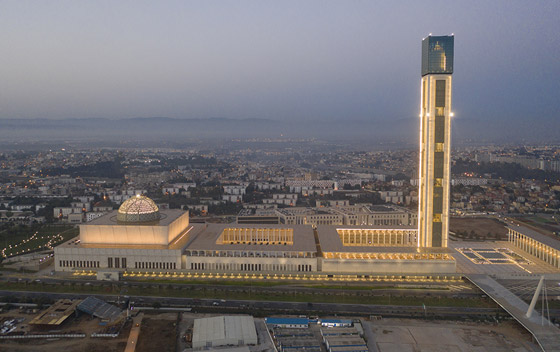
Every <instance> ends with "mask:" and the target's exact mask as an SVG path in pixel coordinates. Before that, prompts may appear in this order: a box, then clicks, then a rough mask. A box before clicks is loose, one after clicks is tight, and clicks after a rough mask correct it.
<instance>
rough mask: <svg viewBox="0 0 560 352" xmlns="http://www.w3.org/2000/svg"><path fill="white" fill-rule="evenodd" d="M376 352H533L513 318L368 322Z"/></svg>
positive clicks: (523, 332) (530, 343)
mask: <svg viewBox="0 0 560 352" xmlns="http://www.w3.org/2000/svg"><path fill="white" fill-rule="evenodd" d="M370 326H371V327H372V330H373V333H374V334H375V340H376V344H377V347H378V350H379V351H380V352H393V351H395V352H396V351H403V352H405V351H411V352H412V351H441V352H444V351H445V352H447V351H453V352H467V351H481V352H482V351H489V352H490V351H492V352H494V351H496V352H501V351H503V352H506V351H508V352H509V351H516V352H524V351H527V352H532V351H537V349H538V346H537V345H535V344H533V343H532V342H531V337H530V335H529V333H528V332H527V331H525V330H524V329H523V328H521V327H520V326H519V325H518V324H517V323H515V322H513V321H508V322H502V323H500V324H498V325H494V324H475V323H462V322H447V321H441V322H425V321H419V320H409V319H383V320H380V321H375V322H371V323H370Z"/></svg>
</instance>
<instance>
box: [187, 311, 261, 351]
mask: <svg viewBox="0 0 560 352" xmlns="http://www.w3.org/2000/svg"><path fill="white" fill-rule="evenodd" d="M256 344H257V331H256V329H255V322H254V320H253V317H252V316H249V315H237V316H219V317H212V318H201V319H195V320H194V328H193V338H192V346H193V348H195V349H202V348H206V347H218V346H241V345H256Z"/></svg>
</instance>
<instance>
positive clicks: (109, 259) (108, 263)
mask: <svg viewBox="0 0 560 352" xmlns="http://www.w3.org/2000/svg"><path fill="white" fill-rule="evenodd" d="M112 267H113V258H107V268H112Z"/></svg>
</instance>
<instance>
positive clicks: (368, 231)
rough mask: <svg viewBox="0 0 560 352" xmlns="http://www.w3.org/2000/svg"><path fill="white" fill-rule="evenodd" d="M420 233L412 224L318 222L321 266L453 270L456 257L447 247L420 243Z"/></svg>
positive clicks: (357, 270)
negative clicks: (367, 224)
mask: <svg viewBox="0 0 560 352" xmlns="http://www.w3.org/2000/svg"><path fill="white" fill-rule="evenodd" d="M417 233H418V232H417V230H416V229H415V228H412V227H408V228H406V227H403V228H400V229H399V228H396V229H395V228H382V227H378V228H374V227H365V226H354V227H350V226H349V227H344V228H340V227H334V226H319V227H318V228H317V234H318V238H319V242H320V244H321V249H322V256H320V257H319V262H320V264H319V267H320V268H321V271H323V272H326V273H348V274H366V275H372V274H405V273H406V274H445V273H454V272H455V270H456V267H455V259H454V258H453V257H452V256H451V255H449V253H448V250H447V248H422V247H417V245H416V243H417Z"/></svg>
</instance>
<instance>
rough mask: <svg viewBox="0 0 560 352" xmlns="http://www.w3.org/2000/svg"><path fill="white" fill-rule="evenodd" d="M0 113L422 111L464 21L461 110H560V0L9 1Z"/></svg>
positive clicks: (325, 114) (529, 114) (380, 116)
mask: <svg viewBox="0 0 560 352" xmlns="http://www.w3.org/2000/svg"><path fill="white" fill-rule="evenodd" d="M0 28H1V33H2V34H1V35H0V45H1V48H2V55H0V82H1V84H0V118H3V119H7V118H92V117H103V118H130V117H153V116H165V117H174V118H209V117H226V118H265V119H275V120H297V119H306V120H344V119H351V120H390V119H402V118H414V117H417V115H418V105H419V100H420V98H419V87H420V52H421V40H422V38H423V37H424V36H426V35H428V34H429V33H433V34H434V35H446V34H451V33H454V34H455V64H454V69H455V73H454V75H453V76H454V87H453V94H454V101H453V104H454V106H453V110H454V111H455V114H456V116H457V118H461V119H463V118H465V119H467V118H476V119H493V120H510V119H511V120H521V119H530V120H532V121H535V123H546V121H551V120H552V119H558V118H559V117H560V116H559V115H560V34H559V33H560V1H557V0H556V1H512V0H508V1H488V0H485V1H461V2H459V1H383V2H378V1H196V2H195V1H162V2H160V1H137V0H136V1H1V2H0Z"/></svg>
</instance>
